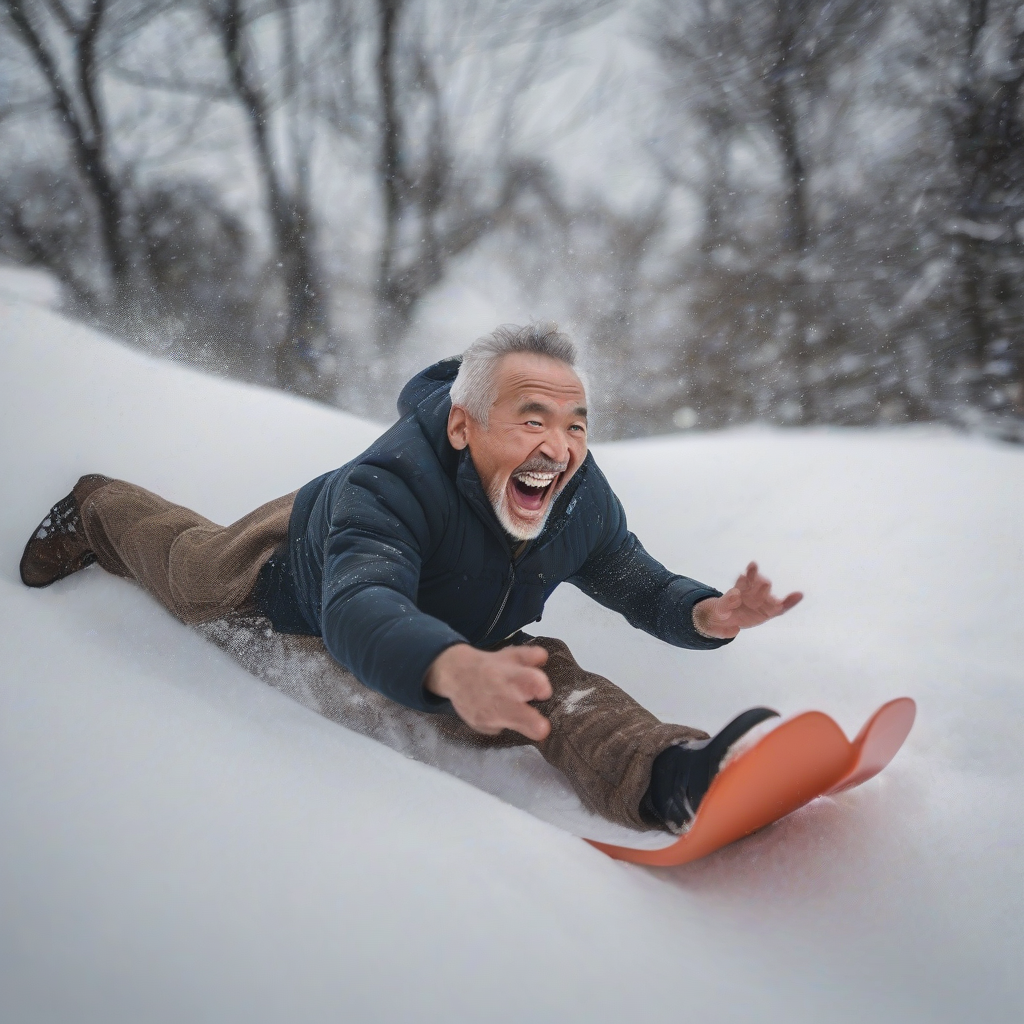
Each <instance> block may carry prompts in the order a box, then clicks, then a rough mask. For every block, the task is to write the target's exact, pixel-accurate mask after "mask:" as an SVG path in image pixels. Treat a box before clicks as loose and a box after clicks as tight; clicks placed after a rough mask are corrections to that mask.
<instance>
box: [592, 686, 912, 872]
mask: <svg viewBox="0 0 1024 1024" xmlns="http://www.w3.org/2000/svg"><path fill="white" fill-rule="evenodd" d="M916 714H917V705H916V704H915V703H914V701H913V700H912V699H911V698H910V697H898V698H897V699H896V700H891V701H889V702H888V703H886V704H883V705H882V706H881V707H880V708H879V709H878V710H877V711H876V712H875V713H874V714H873V715H872V716H871V717H870V718H869V719H868V721H867V722H866V723H865V725H864V728H863V729H861V731H860V732H859V733H858V734H857V737H856V739H854V741H853V742H852V743H851V742H850V741H849V740H848V739H847V738H846V735H845V734H844V733H843V731H842V729H840V728H839V726H838V725H837V724H836V723H835V722H834V721H833V720H832V719H831V718H829V716H828V715H826V714H823V713H822V712H820V711H805V712H804V713H803V714H801V715H797V716H796V717H794V718H790V719H787V720H786V721H785V722H782V723H780V724H779V725H778V726H776V728H775V729H773V730H772V731H771V732H769V733H768V734H767V735H765V736H764V737H763V738H762V739H760V740H759V741H758V742H757V743H756V744H755V745H754V746H753V747H751V748H750V749H749V750H745V751H744V752H743V753H741V754H740V755H739V756H737V757H736V758H735V759H734V760H732V761H730V762H729V763H727V764H726V765H725V767H724V768H722V770H721V771H720V772H719V773H718V775H717V776H716V777H715V779H714V781H713V782H712V783H711V788H710V789H709V790H708V792H707V795H706V796H705V797H704V800H703V801H702V802H701V806H700V810H699V811H698V813H697V816H696V817H695V818H694V820H693V823H692V825H691V827H690V829H689V831H687V832H686V833H685V834H683V835H681V836H680V837H679V838H678V839H676V840H675V842H672V843H670V844H669V845H667V846H663V847H661V848H659V849H654V850H650V849H640V848H637V847H630V846H615V845H612V844H611V843H603V842H600V841H599V840H596V839H588V840H587V842H588V843H590V845H591V846H594V847H596V848H597V849H598V850H600V851H601V852H602V853H605V854H607V855H608V856H609V857H613V858H614V859H616V860H624V861H629V862H631V863H633V864H645V865H648V866H650V867H672V866H675V865H678V864H687V863H689V862H690V861H694V860H697V859H699V858H700V857H705V856H707V855H708V854H709V853H713V852H714V851H715V850H718V849H721V847H723V846H726V845H727V844H728V843H731V842H734V841H735V840H737V839H742V838H743V837H744V836H748V835H750V834H751V833H752V832H756V831H757V830H758V829H760V828H764V827H765V826H766V825H770V824H771V823H772V822H774V821H777V820H778V819H779V818H782V817H784V816H785V815H787V814H790V813H791V812H792V811H795V810H796V809H797V808H799V807H802V806H804V804H807V803H810V802H811V801H812V800H814V799H815V798H816V797H819V796H825V795H831V794H835V793H840V792H842V791H843V790H845V789H851V788H852V787H854V786H859V785H860V784H861V783H862V782H866V781H867V780H868V779H870V778H873V777H874V776H875V775H877V774H878V773H879V772H880V771H881V770H882V769H883V768H885V766H886V765H888V764H889V762H890V761H891V760H892V759H893V758H894V757H895V756H896V753H897V751H898V750H899V749H900V747H901V746H902V745H903V741H904V740H905V739H906V738H907V735H908V734H909V733H910V730H911V728H912V727H913V724H914V718H915V717H916Z"/></svg>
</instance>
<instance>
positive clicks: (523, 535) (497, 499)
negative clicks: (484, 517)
mask: <svg viewBox="0 0 1024 1024" xmlns="http://www.w3.org/2000/svg"><path fill="white" fill-rule="evenodd" d="M495 491H496V493H493V494H489V495H488V497H489V498H490V499H491V508H493V509H494V514H495V515H496V516H497V517H498V522H499V523H501V528H502V529H503V530H504V531H505V532H506V533H507V534H508V535H509V536H511V537H514V538H515V539H516V540H533V538H534V537H539V536H540V534H541V531H542V530H543V529H544V527H545V526H546V525H547V521H548V516H549V515H550V514H551V509H552V508H553V507H554V504H555V498H557V497H558V495H557V494H553V495H552V496H551V501H550V503H549V504H548V507H547V510H546V511H545V513H544V518H543V519H541V521H540V522H539V523H535V524H533V525H532V526H525V525H524V524H522V523H520V522H517V521H516V519H514V518H513V516H512V513H511V512H510V511H509V507H508V492H507V491H506V490H505V488H504V487H501V488H497V487H496V488H495Z"/></svg>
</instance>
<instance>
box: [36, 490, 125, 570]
mask: <svg viewBox="0 0 1024 1024" xmlns="http://www.w3.org/2000/svg"><path fill="white" fill-rule="evenodd" d="M108 483H110V478H109V477H105V476H100V474H99V473H90V474H89V475H88V476H83V477H82V478H81V479H80V480H79V481H78V483H77V484H75V486H74V487H73V488H72V489H71V493H70V494H69V495H68V496H67V497H65V498H61V500H60V501H58V502H57V504H56V505H54V506H53V508H51V509H50V512H49V514H48V515H47V516H46V518H45V519H44V520H43V521H42V522H41V523H40V524H39V525H38V526H37V527H36V529H35V531H34V532H33V534H32V536H31V538H29V542H28V543H27V544H26V545H25V553H24V554H23V555H22V556H21V566H20V568H21V582H22V583H24V584H25V586H26V587H48V586H49V585H50V584H51V583H56V582H57V580H62V579H64V577H65V576H70V575H71V574H72V573H73V572H78V570H79V569H84V568H85V567H86V566H87V565H92V563H93V562H95V561H96V556H95V555H94V554H93V553H92V552H91V551H90V550H89V542H88V541H87V540H86V539H85V531H84V530H83V529H82V502H84V501H85V499H86V498H88V497H89V495H90V494H92V492H93V491H95V490H97V489H98V488H100V487H102V486H103V485H104V484H108Z"/></svg>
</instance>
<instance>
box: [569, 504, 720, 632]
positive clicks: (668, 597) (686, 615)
mask: <svg viewBox="0 0 1024 1024" xmlns="http://www.w3.org/2000/svg"><path fill="white" fill-rule="evenodd" d="M608 494H609V497H610V505H609V508H608V510H607V516H606V520H605V521H606V524H607V526H606V529H605V530H604V533H603V537H602V542H601V543H600V545H599V546H598V547H597V548H596V549H595V550H594V551H593V552H591V554H590V556H589V557H588V558H587V560H586V562H584V564H583V566H582V568H581V569H580V570H579V571H578V572H577V573H576V575H575V576H573V577H572V578H571V579H570V580H569V582H570V583H572V584H574V585H575V586H577V587H579V588H580V590H582V591H583V593H585V594H587V595H588V596H589V597H592V598H593V599H594V600H595V601H597V602H598V603H599V604H603V605H604V606H605V607H606V608H611V609H612V610H613V611H616V612H619V613H620V614H621V615H623V616H625V618H626V621H627V622H628V623H629V624H630V625H631V626H634V627H636V628H637V629H642V630H643V631H644V632H645V633H650V634H651V635H652V636H656V637H657V638H658V639H659V640H664V641H665V642H666V643H669V644H672V645H673V646H675V647H688V648H690V649H691V650H696V651H710V650H714V649H715V648H717V647H722V646H723V645H724V644H727V643H729V642H730V641H729V640H718V639H714V638H711V637H705V636H701V635H700V633H698V632H697V630H696V629H695V628H694V625H693V607H694V605H695V604H697V602H698V601H703V600H704V599H705V598H708V597H721V594H722V592H721V591H720V590H716V589H715V588H714V587H709V586H707V585H706V584H704V583H698V582H697V581H696V580H691V579H689V578H688V577H686V576H677V575H676V574H675V573H672V572H669V570H668V569H666V568H665V566H663V565H662V564H661V563H660V562H659V561H658V560H657V559H655V558H653V557H652V556H651V555H650V554H648V552H647V551H646V550H645V549H644V546H643V544H641V543H640V541H639V540H638V539H637V537H636V535H635V534H633V533H631V532H630V531H629V529H628V528H627V526H626V513H625V511H624V509H623V508H622V504H621V502H620V501H619V499H618V498H617V497H616V496H615V495H614V494H613V493H612V492H611V489H610V488H609V491H608Z"/></svg>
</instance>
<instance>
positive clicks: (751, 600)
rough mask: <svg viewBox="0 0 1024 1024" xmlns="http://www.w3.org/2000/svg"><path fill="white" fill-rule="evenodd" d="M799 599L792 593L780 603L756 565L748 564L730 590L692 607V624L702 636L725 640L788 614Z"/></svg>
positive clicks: (797, 593) (798, 596)
mask: <svg viewBox="0 0 1024 1024" xmlns="http://www.w3.org/2000/svg"><path fill="white" fill-rule="evenodd" d="M803 596H804V595H803V594H801V593H799V592H794V593H792V594H790V595H789V596H788V597H784V598H782V599H781V600H780V599H779V598H777V597H776V596H775V595H774V594H773V593H772V584H771V580H769V579H766V578H765V577H764V576H762V575H761V574H760V573H759V572H758V571H757V562H751V563H750V565H748V566H747V571H746V572H745V573H744V574H743V575H742V576H741V577H740V578H739V579H738V580H737V581H736V585H735V586H734V587H733V588H732V589H731V590H727V591H726V592H725V593H724V594H723V595H722V596H721V597H709V598H707V599H706V600H704V601H701V602H700V603H699V604H697V605H695V606H694V609H693V624H694V625H695V626H696V627H697V630H698V632H701V633H703V634H705V635H706V636H713V637H717V638H718V639H719V640H729V639H732V637H734V636H736V634H737V633H738V632H739V631H740V630H741V629H749V628H750V627H751V626H760V625H761V623H762V622H767V621H768V620H769V619H774V618H776V616H779V615H782V614H783V612H788V611H789V609H790V608H792V607H793V606H794V605H797V604H799V603H800V602H801V601H802V600H803Z"/></svg>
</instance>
